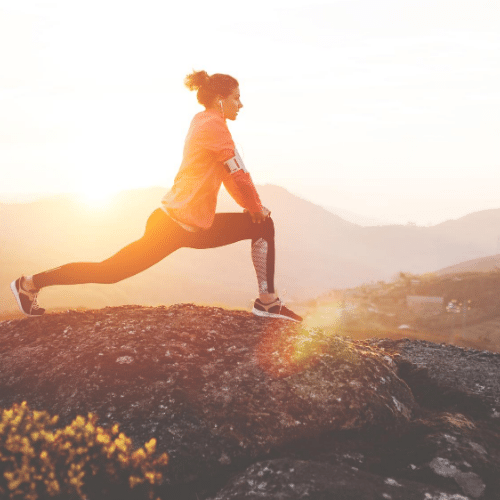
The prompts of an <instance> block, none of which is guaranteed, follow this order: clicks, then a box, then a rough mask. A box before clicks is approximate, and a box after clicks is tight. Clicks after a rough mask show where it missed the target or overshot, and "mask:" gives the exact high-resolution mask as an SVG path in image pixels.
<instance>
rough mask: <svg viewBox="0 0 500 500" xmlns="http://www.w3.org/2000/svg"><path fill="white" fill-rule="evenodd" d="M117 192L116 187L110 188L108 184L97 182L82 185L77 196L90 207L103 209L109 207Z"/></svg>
mask: <svg viewBox="0 0 500 500" xmlns="http://www.w3.org/2000/svg"><path fill="white" fill-rule="evenodd" d="M116 194H117V190H116V189H110V188H109V187H108V186H102V185H99V184H97V185H89V186H82V188H81V189H80V190H79V191H78V193H77V196H78V199H79V201H80V202H81V203H83V204H84V205H85V206H86V207H87V208H88V209H91V210H101V209H104V208H107V207H109V205H110V204H111V201H112V199H113V198H114V196H115V195H116Z"/></svg>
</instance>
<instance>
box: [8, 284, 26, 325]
mask: <svg viewBox="0 0 500 500" xmlns="http://www.w3.org/2000/svg"><path fill="white" fill-rule="evenodd" d="M16 281H17V280H14V281H13V282H12V283H11V284H10V289H11V290H12V293H13V294H14V297H15V298H16V302H17V306H18V307H19V310H20V311H21V312H22V313H23V314H24V315H25V316H31V315H30V314H28V313H26V312H24V309H23V306H22V304H21V298H20V297H19V292H18V291H17V286H16Z"/></svg>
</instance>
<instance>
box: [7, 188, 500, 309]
mask: <svg viewBox="0 0 500 500" xmlns="http://www.w3.org/2000/svg"><path fill="white" fill-rule="evenodd" d="M258 191H259V194H260V196H261V199H262V202H263V204H264V205H265V206H266V207H268V208H269V209H270V210H271V212H272V216H273V219H274V221H275V225H276V252H277V263H276V287H277V289H278V291H279V293H280V295H282V296H284V299H285V301H286V300H288V301H303V300H307V299H309V298H315V297H316V296H318V295H319V294H321V293H324V292H325V291H328V290H331V289H334V288H346V287H353V286H357V285H359V284H362V283H368V282H373V281H380V280H390V279H391V278H393V277H394V276H395V275H396V274H398V273H399V272H410V273H415V274H422V273H427V272H439V271H440V270H442V269H443V268H448V267H450V266H455V265H457V264H460V263H464V262H465V263H466V264H464V265H463V266H462V267H461V268H460V269H461V272H463V270H464V269H465V270H466V269H467V261H471V260H476V259H483V258H488V257H491V256H493V255H496V254H498V253H500V250H499V241H500V209H494V210H484V211H481V212H475V213H472V214H469V215H467V216H465V217H462V218H460V219H456V220H449V221H446V222H443V223H441V224H438V225H435V226H431V227H418V226H413V225H406V226H401V225H387V226H370V227H366V226H360V225H358V224H355V223H353V222H350V221H348V220H345V219H343V218H342V217H340V216H338V215H336V214H334V213H332V212H330V211H328V210H326V209H325V208H322V207H320V206H318V205H315V204H313V203H311V202H309V201H306V200H304V199H301V198H299V197H297V196H295V195H293V194H291V193H289V192H288V191H286V190H285V189H283V188H281V187H278V186H273V185H265V186H258ZM165 192H166V189H165V188H162V187H154V188H147V189H137V190H130V191H124V192H122V193H120V194H119V195H117V196H115V197H114V198H113V200H112V201H111V202H110V203H109V204H108V205H107V206H105V207H101V208H100V209H97V208H94V209H93V208H92V207H91V206H90V205H88V204H85V203H84V202H82V201H81V200H77V199H75V198H74V197H70V196H62V195H61V196H54V197H50V198H46V199H41V200H38V201H33V202H30V203H14V204H7V203H5V204H0V282H1V283H2V284H3V285H2V287H0V313H1V314H3V315H5V314H12V313H14V312H15V311H16V305H15V302H14V300H13V298H12V297H11V294H10V291H9V287H8V285H9V283H10V282H11V281H12V280H13V279H15V278H17V277H18V276H19V275H21V274H33V273H36V272H40V271H43V270H45V269H48V268H51V267H56V266H59V265H61V264H64V263H67V262H74V261H88V260H90V261H96V260H103V259H105V258H107V257H109V256H110V255H111V254H113V253H114V252H116V251H117V250H119V249H120V248H122V247H123V246H125V245H126V244H128V243H130V242H132V241H133V240H135V239H137V238H139V237H140V236H141V235H142V233H143V230H144V226H145V223H146V220H147V218H148V216H149V214H150V213H151V212H152V211H153V210H154V209H155V208H157V207H158V206H159V204H160V200H161V198H162V196H163V195H164V193H165ZM332 201H333V200H332ZM217 209H218V211H219V212H221V211H239V210H241V208H240V207H238V205H236V203H235V202H234V201H233V200H232V199H231V198H230V196H229V195H228V194H227V192H225V191H224V190H222V191H221V193H220V195H219V203H218V207H217ZM464 266H465V267H464ZM256 288H257V287H256V279H255V275H254V271H253V267H252V262H251V259H250V243H249V242H240V243H236V244H234V245H231V246H229V247H224V248H219V249H213V250H204V251H200V250H194V249H181V250H178V251H177V252H175V253H174V254H172V255H170V256H169V257H168V258H166V259H165V260H164V261H162V262H161V263H159V264H157V265H156V266H153V267H152V268H150V269H148V270H147V271H145V272H143V273H141V274H139V275H137V276H134V277H132V278H129V279H127V280H124V281H122V282H120V283H117V284H115V285H96V284H92V285H77V286H73V287H67V286H61V287H51V288H48V289H45V290H43V292H42V294H40V302H41V304H42V305H43V306H44V307H49V308H75V307H87V308H100V307H104V306H115V305H122V304H133V303H135V304H142V305H158V304H172V303H179V302H196V303H202V304H212V305H217V304H223V305H225V306H227V307H249V306H250V304H251V303H252V301H253V299H254V297H255V294H256V291H257V290H256Z"/></svg>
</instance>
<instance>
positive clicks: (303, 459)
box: [0, 304, 500, 500]
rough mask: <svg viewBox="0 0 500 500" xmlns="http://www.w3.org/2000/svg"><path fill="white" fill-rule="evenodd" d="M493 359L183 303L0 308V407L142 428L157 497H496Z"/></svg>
mask: <svg viewBox="0 0 500 500" xmlns="http://www.w3.org/2000/svg"><path fill="white" fill-rule="evenodd" d="M458 370H460V371H458ZM499 374H500V355H498V354H493V353H487V352H478V351H472V350H464V349H460V348H457V347H453V346H444V345H436V344H431V343H428V342H418V341H409V340H404V341H390V340H372V341H358V342H354V341H352V340H349V339H346V338H343V337H341V336H337V335H327V334H326V333H325V332H323V331H321V330H315V329H311V330H307V329H305V328H303V327H301V326H300V325H297V324H290V323H289V322H286V321H280V320H265V319H262V318H257V317H254V316H252V315H251V314H250V313H247V312H244V311H228V310H224V309H221V308H212V307H199V306H194V305H190V304H185V305H177V306H172V307H169V308H165V307H139V306H124V307H115V308H106V309H100V310H94V311H84V312H78V311H68V312H66V313H59V314H46V315H44V316H43V317H41V318H37V319H35V320H33V319H23V320H11V321H4V322H2V323H0V407H9V406H11V405H12V404H13V403H14V402H21V401H23V400H26V401H27V402H28V404H29V405H30V406H31V407H32V408H34V409H45V410H47V411H49V412H51V413H53V414H59V415H60V416H61V424H65V423H69V422H70V421H71V420H72V419H73V418H74V417H75V416H76V415H78V414H83V415H86V414H87V413H88V412H92V413H95V414H96V415H97V416H98V417H99V423H100V425H111V424H112V423H114V422H118V423H120V426H121V428H122V429H123V430H124V432H126V433H127V434H128V435H129V436H130V437H132V438H133V439H134V441H135V442H136V444H137V445H138V446H139V445H140V444H142V443H143V442H145V441H146V440H148V439H150V438H151V437H156V439H157V441H158V450H159V451H160V452H163V451H166V452H167V453H168V454H169V456H170V462H169V465H168V466H167V468H166V470H165V473H164V477H165V484H164V486H163V493H164V498H176V499H182V498H185V499H193V500H194V499H202V498H206V499H208V498H212V499H217V500H224V499H233V498H234V499H236V498H238V499H239V498H242V499H243V498H248V499H250V498H276V499H278V498H279V499H295V498H297V499H298V498H314V499H316V498H318V499H320V498H325V499H326V498H328V499H329V498H345V499H351V498H352V499H365V498H366V499H372V498H373V499H379V498H380V499H389V498H390V499H394V500H397V499H407V500H412V499H420V498H421V499H439V500H446V499H453V500H459V499H460V500H462V499H464V498H468V499H487V500H490V499H491V500H493V499H496V498H498V496H495V495H497V494H498V491H500V481H499V478H498V477H499V474H498V472H499V468H500V451H499V450H500V437H499V436H500V434H499V430H500V426H499V424H498V422H499V416H500V415H499V413H498V412H499V408H500V407H499V406H498V402H499V394H500V392H499V386H498V380H499V377H498V375H499Z"/></svg>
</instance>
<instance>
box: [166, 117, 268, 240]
mask: <svg viewBox="0 0 500 500" xmlns="http://www.w3.org/2000/svg"><path fill="white" fill-rule="evenodd" d="M235 151H236V150H235V146H234V142H233V139H232V137H231V133H230V132H229V129H228V128H227V124H226V120H225V119H224V118H223V117H222V115H221V114H219V113H218V112H217V111H214V110H205V111H202V112H201V113H198V114H197V115H195V116H194V118H193V120H192V122H191V126H190V127H189V131H188V134H187V137H186V142H185V145H184V153H183V159H182V163H181V166H180V169H179V172H178V173H177V175H176V177H175V180H174V185H173V186H172V188H171V189H170V191H169V192H168V193H167V194H166V195H165V196H164V198H163V200H162V208H163V210H165V212H166V213H167V214H169V215H170V216H171V217H172V218H173V219H174V220H176V221H177V222H180V223H181V225H182V226H183V227H185V228H187V229H190V230H193V231H197V230H200V229H208V228H209V227H210V226H211V225H212V223H213V221H214V216H215V209H216V206H217V195H218V193H219V189H220V187H221V184H222V183H224V186H225V187H226V189H227V191H228V192H229V194H230V195H231V196H232V197H233V198H234V200H235V201H236V203H238V204H239V205H240V206H241V207H243V208H246V209H247V210H248V211H250V212H260V211H262V204H261V201H260V198H259V195H258V193H257V190H256V189H255V186H254V184H253V181H252V179H251V177H250V174H249V173H248V172H246V171H245V170H238V171H237V172H235V173H233V174H231V173H230V172H229V171H228V170H227V169H226V167H225V165H224V162H225V161H227V160H229V159H230V158H232V157H233V156H235Z"/></svg>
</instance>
